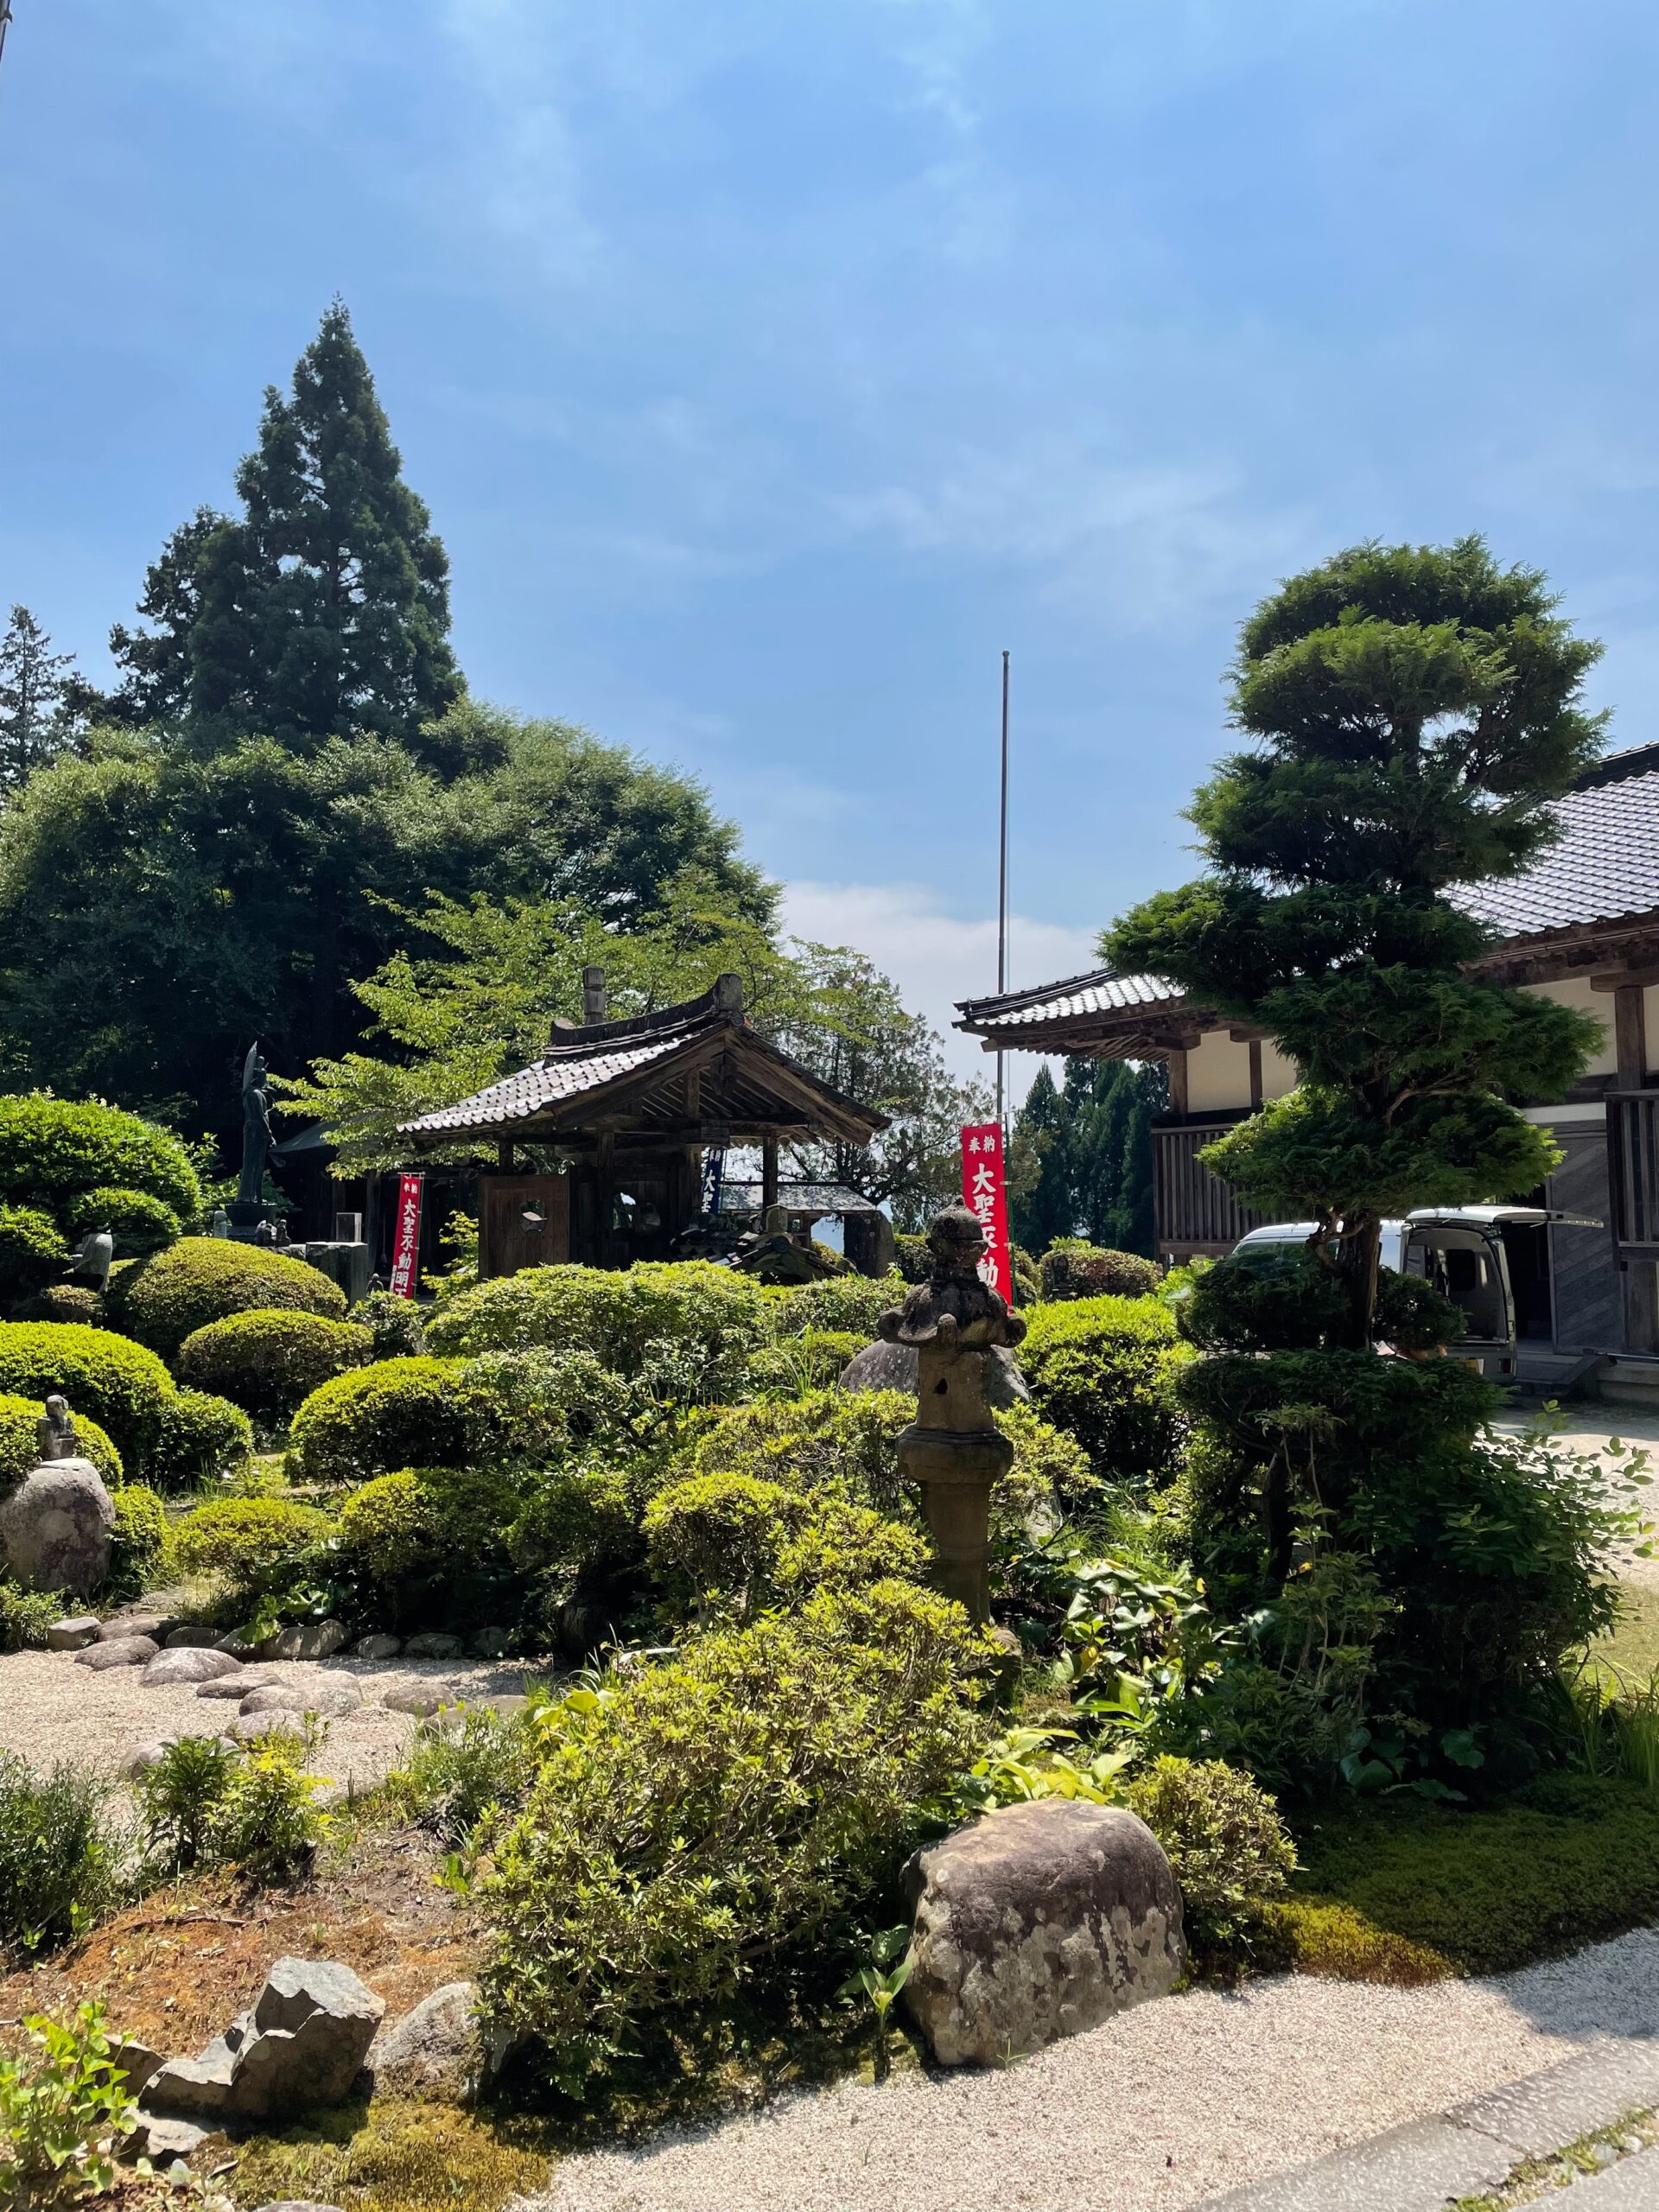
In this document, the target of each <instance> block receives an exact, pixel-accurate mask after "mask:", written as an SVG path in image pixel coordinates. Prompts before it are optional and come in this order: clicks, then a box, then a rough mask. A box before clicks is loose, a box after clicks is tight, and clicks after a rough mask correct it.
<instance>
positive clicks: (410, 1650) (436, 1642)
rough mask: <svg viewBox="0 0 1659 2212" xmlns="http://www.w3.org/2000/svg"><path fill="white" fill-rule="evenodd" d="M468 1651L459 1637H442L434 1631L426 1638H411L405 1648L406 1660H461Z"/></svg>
mask: <svg viewBox="0 0 1659 2212" xmlns="http://www.w3.org/2000/svg"><path fill="white" fill-rule="evenodd" d="M465 1649H466V1647H465V1645H464V1644H463V1643H461V1638H460V1637H458V1636H441V1635H439V1634H437V1633H436V1631H433V1632H432V1633H431V1634H429V1635H425V1636H411V1637H410V1639H409V1641H408V1642H407V1643H405V1644H404V1658H405V1659H459V1658H461V1656H462V1655H463V1653H464V1651H465Z"/></svg>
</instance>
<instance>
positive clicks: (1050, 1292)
mask: <svg viewBox="0 0 1659 2212" xmlns="http://www.w3.org/2000/svg"><path fill="white" fill-rule="evenodd" d="M1163 1279H1164V1271H1163V1269H1162V1268H1160V1266H1159V1265H1158V1262H1156V1261H1155V1260H1148V1259H1146V1258H1144V1257H1143V1256H1142V1255H1141V1253H1139V1252H1119V1251H1117V1250H1116V1249H1114V1248H1113V1247H1112V1246H1111V1245H1109V1244H1086V1243H1084V1242H1083V1241H1082V1240H1081V1239H1080V1238H1076V1237H1061V1238H1058V1239H1057V1240H1056V1242H1055V1243H1052V1244H1051V1245H1050V1246H1049V1248H1048V1249H1047V1251H1046V1252H1045V1253H1044V1255H1043V1256H1042V1261H1041V1262H1040V1274H1039V1281H1040V1282H1041V1284H1042V1294H1043V1296H1044V1298H1045V1299H1059V1300H1066V1299H1074V1298H1145V1297H1147V1296H1148V1295H1149V1294H1150V1293H1152V1292H1153V1291H1154V1290H1156V1289H1157V1287H1158V1286H1159V1284H1160V1282H1161V1281H1163Z"/></svg>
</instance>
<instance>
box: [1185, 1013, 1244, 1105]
mask: <svg viewBox="0 0 1659 2212" xmlns="http://www.w3.org/2000/svg"><path fill="white" fill-rule="evenodd" d="M1249 1103H1250V1048H1249V1046H1248V1045H1237V1044H1235V1043H1234V1041H1233V1039H1231V1038H1230V1036H1229V1035H1228V1034H1227V1032H1226V1031H1225V1030H1224V1029H1209V1030H1206V1031H1205V1033H1204V1035H1203V1036H1202V1037H1201V1038H1200V1039H1199V1040H1198V1044H1197V1045H1196V1046H1194V1047H1193V1049H1192V1051H1191V1052H1189V1053H1188V1054H1187V1056H1186V1106H1187V1111H1188V1112H1189V1113H1191V1114H1216V1113H1220V1112H1223V1111H1225V1110H1228V1109H1232V1108H1234V1107H1239V1106H1243V1107H1248V1106H1249Z"/></svg>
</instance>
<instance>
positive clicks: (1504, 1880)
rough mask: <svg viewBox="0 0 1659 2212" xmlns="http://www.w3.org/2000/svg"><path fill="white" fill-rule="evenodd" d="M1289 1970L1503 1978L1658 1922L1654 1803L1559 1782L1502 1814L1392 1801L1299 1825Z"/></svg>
mask: <svg viewBox="0 0 1659 2212" xmlns="http://www.w3.org/2000/svg"><path fill="white" fill-rule="evenodd" d="M1292 1826H1293V1828H1294V1830H1295V1834H1296V1843H1297V1848H1298V1850H1299V1852H1300V1855H1301V1860H1302V1870H1301V1872H1300V1874H1299V1876H1298V1877H1297V1880H1296V1893H1295V1895H1294V1897H1292V1899H1291V1900H1290V1901H1289V1902H1288V1904H1286V1905H1285V1906H1284V1907H1282V1908H1281V1915H1280V1925H1281V1929H1282V1931H1283V1933H1284V1936H1285V1938H1286V1941H1287V1945H1288V1948H1289V1950H1290V1954H1291V1960H1292V1962H1294V1964H1296V1965H1298V1966H1300V1967H1303V1968H1304V1969H1306V1971H1309V1972H1313V1973H1327V1974H1339V1975H1344V1976H1345V1977H1347V1978H1350V1979H1358V1980H1384V1981H1388V1980H1407V1981H1409V1980H1433V1979H1434V1978H1435V1976H1436V1974H1440V1973H1453V1974H1497V1973H1501V1972H1503V1971H1504V1970H1505V1969H1507V1968H1509V1967H1520V1966H1526V1965H1528V1964H1529V1963H1530V1962H1531V1961H1533V1960H1535V1959H1541V1958H1548V1957H1551V1956H1553V1955H1558V1954H1560V1953H1561V1952H1564V1951H1568V1950H1573V1949H1576V1948H1579V1946H1580V1945H1581V1944H1584V1943H1588V1942H1594V1941H1595V1940H1596V1939H1597V1938H1599V1937H1601V1936H1615V1935H1618V1934H1619V1933H1621V1932H1622V1931H1623V1930H1624V1929H1627V1928H1633V1927H1637V1926H1640V1925H1642V1924H1643V1923H1647V1922H1650V1921H1653V1920H1655V1919H1659V1796H1655V1795H1653V1794H1652V1793H1651V1792H1649V1791H1647V1790H1645V1789H1642V1788H1640V1787H1639V1786H1638V1785H1637V1784H1636V1783H1631V1782H1627V1781H1624V1780H1617V1779H1607V1780H1593V1779H1592V1778H1590V1777H1586V1776H1581V1775H1553V1776H1550V1777H1546V1778H1545V1779H1543V1780H1541V1781H1539V1782H1535V1783H1532V1784H1531V1785H1530V1786H1529V1788H1527V1789H1523V1790H1522V1791H1520V1792H1519V1793H1518V1794H1517V1795H1516V1796H1514V1797H1511V1798H1510V1799H1508V1800H1506V1801H1505V1802H1504V1803H1503V1804H1502V1805H1495V1806H1478V1807H1461V1806H1439V1805H1427V1804H1424V1803H1422V1802H1421V1801H1420V1800H1416V1799H1409V1798H1390V1799H1387V1800H1384V1801H1383V1802H1380V1803H1371V1804H1366V1805H1356V1806H1353V1807H1352V1808H1341V1809H1340V1810H1338V1811H1334V1812H1333V1811H1325V1812H1323V1813H1320V1814H1317V1815H1304V1816H1303V1817H1302V1818H1301V1819H1300V1820H1297V1819H1296V1818H1295V1817H1294V1815H1293V1816H1292Z"/></svg>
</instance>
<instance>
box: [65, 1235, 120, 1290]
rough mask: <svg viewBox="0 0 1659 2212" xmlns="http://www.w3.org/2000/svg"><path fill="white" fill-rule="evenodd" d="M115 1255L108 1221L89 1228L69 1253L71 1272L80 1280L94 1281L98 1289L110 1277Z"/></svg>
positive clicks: (113, 1241) (101, 1287) (100, 1288)
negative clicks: (95, 1227) (111, 1264)
mask: <svg viewBox="0 0 1659 2212" xmlns="http://www.w3.org/2000/svg"><path fill="white" fill-rule="evenodd" d="M114 1257H115V1236H114V1233H113V1231H112V1230H111V1228H110V1225H109V1224H108V1222H105V1223H103V1224H101V1225H100V1226H99V1228H97V1229H89V1230H87V1231H86V1235H85V1236H83V1237H82V1238H81V1240H80V1242H79V1244H77V1245H76V1247H75V1249H74V1250H73V1252H72V1253H71V1254H70V1255H69V1264H70V1269H71V1272H72V1273H73V1275H74V1276H75V1277H76V1279H77V1280H78V1281H82V1282H92V1283H96V1284H97V1286H98V1287H99V1291H100V1292H101V1291H102V1290H103V1288H104V1286H105V1283H106V1282H107V1281H109V1279H110V1263H111V1261H112V1260H113V1259H114Z"/></svg>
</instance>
